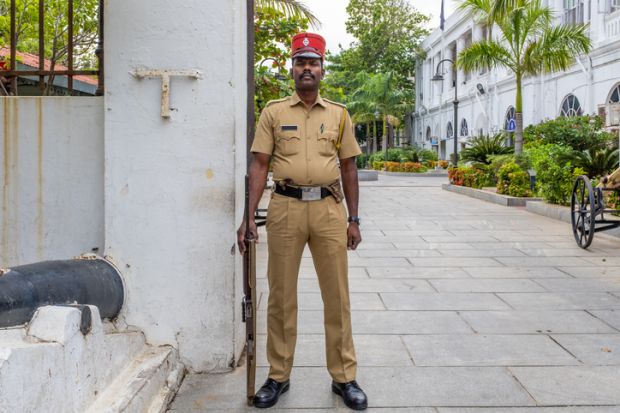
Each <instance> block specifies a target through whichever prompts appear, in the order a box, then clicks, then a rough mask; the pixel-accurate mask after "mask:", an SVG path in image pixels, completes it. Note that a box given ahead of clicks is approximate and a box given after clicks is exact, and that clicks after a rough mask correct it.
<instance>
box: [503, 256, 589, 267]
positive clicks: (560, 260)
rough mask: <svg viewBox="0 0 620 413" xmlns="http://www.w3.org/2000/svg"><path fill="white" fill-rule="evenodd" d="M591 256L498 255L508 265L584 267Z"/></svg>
mask: <svg viewBox="0 0 620 413" xmlns="http://www.w3.org/2000/svg"><path fill="white" fill-rule="evenodd" d="M588 259H589V258H587V257H584V258H576V257H518V258H517V257H498V258H497V261H499V262H501V263H502V264H504V265H505V266H507V267H560V266H562V267H583V266H586V265H588V261H587V260H588Z"/></svg>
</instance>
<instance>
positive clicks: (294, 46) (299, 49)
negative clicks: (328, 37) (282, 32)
mask: <svg viewBox="0 0 620 413" xmlns="http://www.w3.org/2000/svg"><path fill="white" fill-rule="evenodd" d="M291 54H292V57H293V59H294V58H296V57H310V58H315V59H323V58H324V57H325V39H324V38H323V36H321V35H320V34H316V33H299V34H296V35H295V36H294V37H293V40H292V41H291Z"/></svg>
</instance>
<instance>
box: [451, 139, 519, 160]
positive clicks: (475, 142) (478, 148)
mask: <svg viewBox="0 0 620 413" xmlns="http://www.w3.org/2000/svg"><path fill="white" fill-rule="evenodd" d="M504 141H505V137H504V135H503V134H497V135H493V136H489V135H481V136H474V137H473V138H471V139H470V141H469V142H468V143H467V148H465V149H464V150H463V151H462V152H461V159H462V160H463V161H466V162H467V161H471V162H479V163H483V164H487V165H488V164H490V163H491V160H490V156H493V155H505V154H509V153H512V152H513V149H512V148H510V147H507V146H505V145H504Z"/></svg>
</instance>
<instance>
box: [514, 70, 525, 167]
mask: <svg viewBox="0 0 620 413" xmlns="http://www.w3.org/2000/svg"><path fill="white" fill-rule="evenodd" d="M516 77H517V101H516V104H515V123H516V125H515V126H516V127H515V154H516V155H521V153H523V96H522V92H521V73H518V72H517V73H516Z"/></svg>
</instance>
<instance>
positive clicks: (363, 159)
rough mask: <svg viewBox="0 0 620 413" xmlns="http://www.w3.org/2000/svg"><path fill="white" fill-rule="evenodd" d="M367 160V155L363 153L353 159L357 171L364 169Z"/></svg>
mask: <svg viewBox="0 0 620 413" xmlns="http://www.w3.org/2000/svg"><path fill="white" fill-rule="evenodd" d="M368 158H369V157H368V155H366V154H365V153H362V154H360V155H358V156H357V158H356V159H355V163H356V164H357V169H365V168H366V164H367V163H368Z"/></svg>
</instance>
